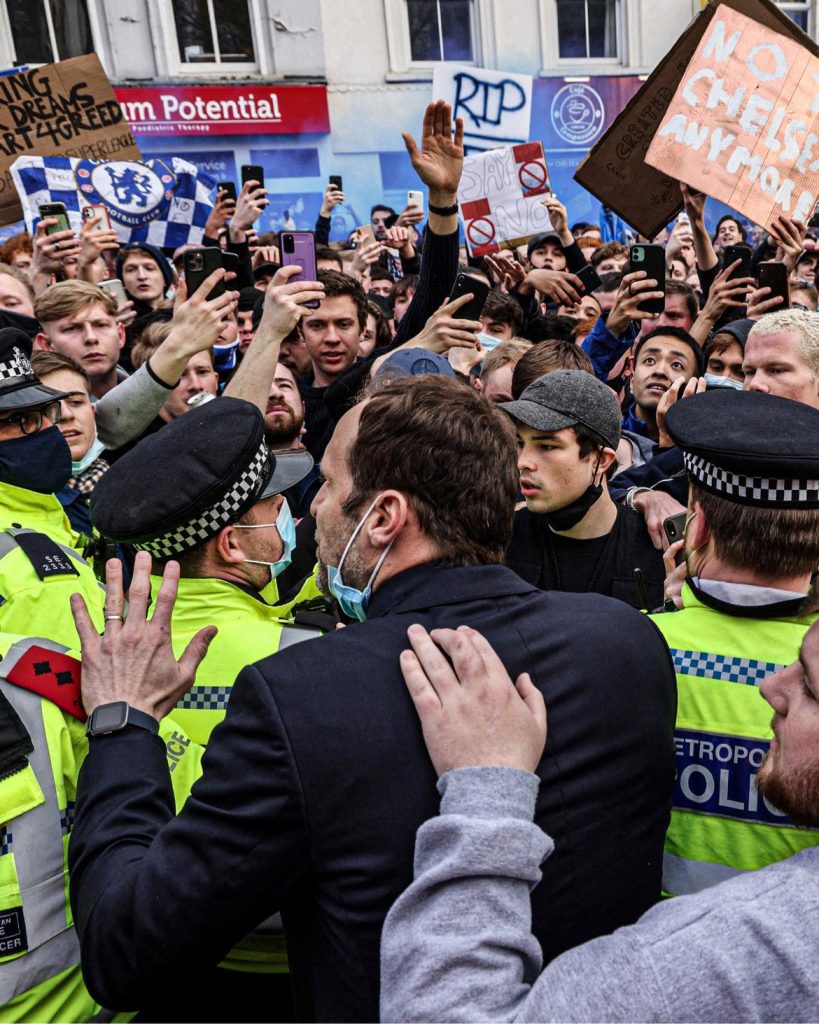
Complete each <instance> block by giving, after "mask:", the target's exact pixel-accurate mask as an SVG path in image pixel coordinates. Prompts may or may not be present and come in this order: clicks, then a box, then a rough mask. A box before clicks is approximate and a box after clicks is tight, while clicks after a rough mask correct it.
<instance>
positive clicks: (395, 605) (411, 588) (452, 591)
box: [367, 561, 538, 619]
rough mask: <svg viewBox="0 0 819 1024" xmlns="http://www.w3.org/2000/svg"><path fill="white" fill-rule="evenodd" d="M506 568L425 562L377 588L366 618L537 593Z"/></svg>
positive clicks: (535, 589) (501, 566)
mask: <svg viewBox="0 0 819 1024" xmlns="http://www.w3.org/2000/svg"><path fill="white" fill-rule="evenodd" d="M536 593H538V590H537V588H536V587H533V586H532V585H531V584H530V583H526V582H525V581H524V580H522V579H521V578H520V577H519V576H517V575H516V574H515V573H514V572H512V570H511V569H507V568H506V566H505V565H462V566H453V565H450V564H448V563H447V562H440V561H438V562H427V563H426V564H424V565H416V566H413V567H412V568H411V569H406V570H405V571H404V572H402V573H399V574H398V575H397V576H393V577H391V578H390V579H388V580H387V581H386V583H384V584H383V585H382V586H380V587H379V588H378V589H377V590H376V591H375V592H374V593H373V596H372V598H371V600H370V605H369V608H368V610H367V618H368V619H376V618H379V617H381V616H383V615H399V614H401V613H402V612H409V611H420V610H421V609H424V608H434V607H440V606H441V605H446V604H461V603H462V602H464V601H472V600H480V599H481V598H496V597H508V596H510V595H512V594H536Z"/></svg>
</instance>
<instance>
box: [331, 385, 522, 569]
mask: <svg viewBox="0 0 819 1024" xmlns="http://www.w3.org/2000/svg"><path fill="white" fill-rule="evenodd" d="M347 459H348V465H349V469H350V473H351V475H352V480H353V484H352V490H351V492H350V496H349V497H348V498H347V501H346V502H345V503H344V512H345V514H347V515H354V514H355V513H357V512H359V511H360V509H361V507H362V506H363V505H364V504H365V502H368V501H371V500H372V498H373V496H374V495H376V494H378V493H379V492H380V491H383V490H387V489H388V488H394V489H395V490H397V491H401V492H402V493H403V494H405V495H406V496H407V498H408V499H409V501H410V503H411V505H412V508H413V511H414V512H415V515H416V516H417V517H418V524H419V526H420V528H421V530H422V531H423V532H424V534H425V535H426V536H427V537H428V538H429V539H430V540H431V541H432V542H433V543H434V544H435V546H436V547H437V549H438V551H439V553H440V557H441V558H443V559H445V560H446V561H447V562H449V563H450V564H451V565H476V564H481V563H502V562H503V561H504V558H505V556H506V549H507V547H508V546H509V542H510V541H511V539H512V517H513V515H514V511H515V502H516V501H517V498H518V472H517V452H516V447H515V435H514V431H513V429H512V424H511V421H510V420H509V418H508V417H507V416H506V415H505V414H504V413H502V412H501V411H500V410H499V409H497V408H495V407H494V406H493V405H492V403H491V402H487V400H486V399H485V398H483V397H482V396H481V395H480V394H479V393H478V392H477V391H475V390H474V389H472V388H466V387H464V386H463V384H461V383H460V382H459V381H457V380H453V379H452V378H451V377H443V376H438V375H433V374H428V375H426V376H423V377H405V378H401V379H399V380H394V381H393V382H392V383H391V384H389V385H388V386H387V387H385V388H383V389H382V390H380V391H377V392H376V393H375V394H374V395H373V396H372V397H370V398H368V399H367V401H366V402H365V403H364V406H363V409H362V411H361V419H360V422H359V426H358V434H357V436H356V439H355V441H354V442H353V444H352V445H351V447H350V450H349V453H348V456H347Z"/></svg>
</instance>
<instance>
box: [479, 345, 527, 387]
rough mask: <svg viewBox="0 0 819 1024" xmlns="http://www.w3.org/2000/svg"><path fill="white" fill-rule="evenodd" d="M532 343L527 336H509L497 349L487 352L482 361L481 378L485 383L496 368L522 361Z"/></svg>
mask: <svg viewBox="0 0 819 1024" xmlns="http://www.w3.org/2000/svg"><path fill="white" fill-rule="evenodd" d="M532 344H533V343H532V342H531V341H527V340H526V339H525V338H509V339H508V340H507V341H502V342H501V343H500V345H498V347H497V348H496V349H493V350H492V351H491V352H487V354H486V357H485V359H484V361H483V363H481V375H480V380H481V381H482V382H483V383H485V382H486V381H487V380H489V375H490V374H492V373H494V372H495V370H499V369H500V368H501V367H502V366H508V365H509V364H510V363H512V364H517V363H518V362H520V360H521V358H522V357H523V356H525V355H526V353H527V352H528V351H529V349H530V348H531V347H532Z"/></svg>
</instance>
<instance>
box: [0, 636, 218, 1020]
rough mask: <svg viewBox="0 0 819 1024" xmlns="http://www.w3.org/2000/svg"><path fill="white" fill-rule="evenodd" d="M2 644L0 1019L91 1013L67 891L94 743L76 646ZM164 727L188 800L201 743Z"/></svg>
mask: <svg viewBox="0 0 819 1024" xmlns="http://www.w3.org/2000/svg"><path fill="white" fill-rule="evenodd" d="M0 653H2V655H3V661H2V664H0V765H2V771H0V1021H3V1022H6V1021H9V1022H11V1021H23V1020H36V1021H67V1020H71V1021H86V1020H91V1019H94V1018H95V1017H96V1015H97V1014H98V1013H99V1011H100V1006H99V1004H98V1003H96V1002H95V1001H94V999H93V998H92V997H91V995H90V993H89V992H88V990H87V989H86V987H85V985H84V984H83V980H82V972H81V970H80V950H79V943H78V941H77V936H76V933H75V931H74V927H73V920H72V916H71V908H70V906H69V905H68V900H67V898H66V893H67V863H66V853H67V841H68V837H69V835H70V833H71V825H72V821H73V817H74V802H75V796H76V790H77V775H78V773H79V769H80V765H81V764H82V761H83V759H84V757H85V755H86V753H87V750H88V745H87V740H86V738H85V721H86V715H85V711H84V710H83V706H82V701H81V699H80V661H79V655H78V654H76V653H74V652H73V651H70V650H68V649H67V648H66V647H63V646H62V645H60V644H57V643H54V641H51V640H44V639H40V638H25V637H21V636H16V635H14V634H9V633H0ZM146 717H147V716H146ZM158 732H159V735H160V737H161V738H162V739H163V741H164V742H165V743H166V744H167V749H168V765H169V768H172V770H173V774H172V781H173V788H174V795H175V798H176V802H177V805H181V803H182V802H183V801H184V799H185V797H186V796H187V794H188V793H189V792H190V787H191V786H192V784H193V782H194V781H195V780H196V778H198V776H199V774H200V772H201V755H202V750H201V748H200V747H198V746H197V745H196V744H194V743H192V742H191V741H190V738H189V737H187V736H186V735H185V733H184V732H183V730H182V729H181V728H180V727H179V725H178V723H175V722H174V721H173V720H172V719H171V717H167V718H165V719H163V721H162V723H161V724H160V725H159V729H158ZM171 748H173V749H174V750H179V751H180V753H179V755H178V756H176V757H174V758H172V757H171Z"/></svg>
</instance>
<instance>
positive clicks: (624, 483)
mask: <svg viewBox="0 0 819 1024" xmlns="http://www.w3.org/2000/svg"><path fill="white" fill-rule="evenodd" d="M632 487H650V488H651V489H652V490H654V491H665V492H666V494H670V495H671V497H672V498H676V499H677V501H679V503H680V504H681V505H687V504H688V477H687V476H686V475H685V465H684V463H683V457H682V452H681V451H680V450H679V448H668V449H667V450H666V451H662V450H660V451H659V452H658V454H657V455H655V457H654V458H653V459H651V460H650V461H649V462H646V463H644V464H643V465H642V466H635V467H633V468H631V469H626V470H624V471H623V472H622V473H618V474H617V476H615V477H613V478H612V479H611V480H609V494H610V495H611V496H612V498H613V499H614V501H620V500H621V499H623V498H625V496H626V493H627V491H628V490H629V489H630V488H632Z"/></svg>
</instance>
